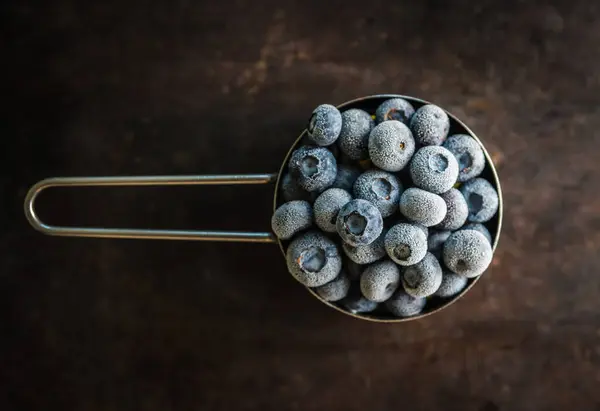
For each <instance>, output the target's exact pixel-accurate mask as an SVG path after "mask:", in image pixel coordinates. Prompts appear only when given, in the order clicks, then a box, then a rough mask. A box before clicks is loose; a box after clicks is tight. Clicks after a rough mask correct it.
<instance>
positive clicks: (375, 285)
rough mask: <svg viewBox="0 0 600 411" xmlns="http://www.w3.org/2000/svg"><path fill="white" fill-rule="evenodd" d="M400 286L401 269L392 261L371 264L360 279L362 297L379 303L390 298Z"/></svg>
mask: <svg viewBox="0 0 600 411" xmlns="http://www.w3.org/2000/svg"><path fill="white" fill-rule="evenodd" d="M399 284H400V269H399V268H398V266H397V265H396V264H394V263H393V262H392V261H391V260H383V261H379V262H376V263H373V264H371V265H370V266H368V267H367V268H366V269H365V271H364V272H363V274H362V276H361V277H360V291H361V292H362V295H364V296H365V298H366V299H368V300H371V301H375V302H378V303H380V302H383V301H385V300H387V299H388V298H390V297H391V296H392V294H394V292H395V291H396V289H397V288H398V285H399Z"/></svg>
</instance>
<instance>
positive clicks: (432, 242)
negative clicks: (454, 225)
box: [427, 230, 452, 259]
mask: <svg viewBox="0 0 600 411" xmlns="http://www.w3.org/2000/svg"><path fill="white" fill-rule="evenodd" d="M450 234H452V231H450V230H441V231H437V230H436V231H433V232H432V233H431V234H430V235H429V238H428V239H427V251H429V252H430V253H431V254H433V255H434V256H436V257H437V258H439V259H441V258H442V251H443V249H444V243H445V242H446V240H447V239H448V237H450Z"/></svg>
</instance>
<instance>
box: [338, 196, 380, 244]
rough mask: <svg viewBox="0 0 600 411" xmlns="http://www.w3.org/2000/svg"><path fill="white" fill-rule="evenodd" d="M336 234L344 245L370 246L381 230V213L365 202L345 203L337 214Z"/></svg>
mask: <svg viewBox="0 0 600 411" xmlns="http://www.w3.org/2000/svg"><path fill="white" fill-rule="evenodd" d="M336 228H337V232H338V234H339V235H340V237H342V240H344V242H345V243H347V244H349V245H352V246H354V247H356V246H359V245H366V244H371V243H372V242H373V241H375V240H376V239H377V237H379V235H380V234H381V231H382V230H383V219H382V218H381V213H380V212H379V210H378V209H377V207H375V206H374V205H373V204H371V203H370V202H368V201H366V200H362V199H355V200H352V201H350V202H349V203H347V204H346V205H345V206H344V207H342V209H341V210H340V212H339V214H338V218H337V221H336Z"/></svg>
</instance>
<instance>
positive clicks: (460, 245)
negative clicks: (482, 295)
mask: <svg viewBox="0 0 600 411" xmlns="http://www.w3.org/2000/svg"><path fill="white" fill-rule="evenodd" d="M443 257H444V264H445V265H446V267H448V269H450V270H451V271H452V272H454V273H456V274H459V275H462V276H463V277H467V278H471V277H477V276H478V275H481V274H482V273H483V272H484V271H485V270H486V269H487V268H488V266H489V265H490V263H491V262H492V257H493V252H492V246H491V245H490V243H489V242H488V240H487V239H486V238H485V236H484V235H483V234H481V233H480V232H478V231H475V230H458V231H455V232H453V233H452V234H450V236H449V237H448V239H447V240H446V242H445V243H444V249H443Z"/></svg>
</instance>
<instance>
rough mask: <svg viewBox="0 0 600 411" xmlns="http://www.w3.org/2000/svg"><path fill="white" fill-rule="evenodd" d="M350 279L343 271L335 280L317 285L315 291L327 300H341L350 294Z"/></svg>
mask: <svg viewBox="0 0 600 411" xmlns="http://www.w3.org/2000/svg"><path fill="white" fill-rule="evenodd" d="M349 290H350V279H349V278H348V276H347V275H346V274H345V273H344V272H343V271H342V272H341V273H340V274H339V275H338V276H337V277H336V278H335V279H334V280H333V281H330V282H328V283H327V284H324V285H321V286H319V287H315V288H314V291H315V292H316V293H317V294H318V295H319V297H321V298H322V299H323V300H325V301H339V300H341V299H342V298H344V297H346V296H347V295H348V291H349Z"/></svg>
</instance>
